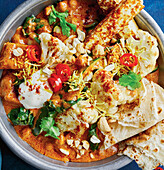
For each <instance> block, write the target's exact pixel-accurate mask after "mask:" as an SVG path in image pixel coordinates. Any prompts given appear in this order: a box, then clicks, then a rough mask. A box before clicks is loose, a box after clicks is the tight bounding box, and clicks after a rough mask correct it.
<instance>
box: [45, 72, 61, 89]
mask: <svg viewBox="0 0 164 170" xmlns="http://www.w3.org/2000/svg"><path fill="white" fill-rule="evenodd" d="M48 83H49V85H50V87H51V89H52V91H53V92H57V91H59V90H60V89H61V88H62V81H61V78H60V77H59V76H58V75H56V74H55V73H53V74H51V77H50V78H49V79H48Z"/></svg>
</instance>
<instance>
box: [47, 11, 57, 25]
mask: <svg viewBox="0 0 164 170" xmlns="http://www.w3.org/2000/svg"><path fill="white" fill-rule="evenodd" d="M56 18H57V17H56V16H55V15H54V14H53V12H52V11H51V13H50V15H49V17H48V21H49V24H50V25H52V24H53V23H55V22H56Z"/></svg>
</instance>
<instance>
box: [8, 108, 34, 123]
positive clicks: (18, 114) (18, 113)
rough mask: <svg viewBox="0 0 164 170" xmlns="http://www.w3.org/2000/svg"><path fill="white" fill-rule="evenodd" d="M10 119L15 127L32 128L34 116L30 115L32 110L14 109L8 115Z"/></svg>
mask: <svg viewBox="0 0 164 170" xmlns="http://www.w3.org/2000/svg"><path fill="white" fill-rule="evenodd" d="M8 117H9V119H10V120H11V121H12V123H13V124H14V125H30V126H32V124H33V120H34V116H33V114H31V113H30V110H26V109H25V108H23V107H21V108H16V109H12V110H11V111H10V113H9V114H8Z"/></svg>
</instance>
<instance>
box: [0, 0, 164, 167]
mask: <svg viewBox="0 0 164 170" xmlns="http://www.w3.org/2000/svg"><path fill="white" fill-rule="evenodd" d="M52 3H54V1H50V0H49V1H48V0H45V1H41V0H35V1H31V0H30V1H26V2H25V3H23V4H22V5H21V6H19V7H18V8H17V9H16V10H15V11H14V12H13V13H12V14H11V15H10V16H9V17H8V18H7V19H6V20H5V22H4V23H3V24H2V26H1V28H0V44H1V46H0V48H2V44H3V43H4V42H6V41H8V40H10V37H12V35H13V34H14V32H15V30H16V28H17V26H18V25H21V24H22V22H23V20H24V18H25V17H27V16H29V15H31V14H34V15H36V14H37V13H38V12H39V11H41V10H42V9H43V8H44V7H45V6H47V5H49V4H52ZM25 11H26V12H25ZM13 16H14V17H13ZM135 19H136V21H137V23H138V25H139V26H140V28H142V29H143V30H147V31H149V32H150V33H151V34H152V35H154V36H156V37H157V39H158V42H159V49H160V56H161V57H160V62H159V63H160V85H161V86H163V87H164V84H162V82H163V81H162V74H163V73H162V71H163V68H164V64H163V60H162V56H163V54H164V36H163V33H162V31H161V30H160V28H159V27H158V25H157V24H156V23H155V21H154V20H153V19H152V18H151V17H150V16H149V14H147V13H146V12H145V11H144V10H143V11H142V12H141V13H140V14H139V15H138V16H137V17H136V18H135ZM0 116H1V117H0V122H1V124H0V134H1V136H2V139H3V140H4V141H5V142H6V143H7V144H8V146H9V147H10V148H11V149H12V150H13V151H14V152H15V153H16V154H17V155H18V156H19V157H21V158H22V159H24V160H25V161H27V162H28V163H30V164H32V165H33V166H35V167H37V168H39V169H65V168H67V169H70V168H73V169H80V168H87V169H88V168H90V169H95V168H97V169H99V168H102V167H103V168H104V169H118V168H120V167H123V166H125V165H126V164H128V163H129V162H131V160H130V159H129V158H127V157H117V156H113V157H110V158H107V159H104V160H102V161H97V162H92V163H63V162H60V161H56V160H52V159H50V158H47V157H45V156H43V155H41V154H39V153H38V152H36V151H34V150H33V149H32V148H31V147H30V146H29V145H28V144H27V143H25V142H24V141H22V140H21V139H20V138H19V137H18V136H17V134H16V132H15V130H14V129H13V127H12V126H11V125H10V124H9V122H8V121H7V117H6V114H5V112H4V109H3V106H2V103H0Z"/></svg>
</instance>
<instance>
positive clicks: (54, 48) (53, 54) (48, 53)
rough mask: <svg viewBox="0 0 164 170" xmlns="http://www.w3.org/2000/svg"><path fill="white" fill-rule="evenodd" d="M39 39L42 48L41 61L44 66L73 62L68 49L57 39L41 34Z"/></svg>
mask: <svg viewBox="0 0 164 170" xmlns="http://www.w3.org/2000/svg"><path fill="white" fill-rule="evenodd" d="M39 39H40V40H41V48H42V54H41V60H42V62H44V63H45V64H47V63H48V64H49V65H52V64H53V63H58V62H62V61H66V62H67V61H69V62H73V61H74V60H75V58H74V56H73V54H72V53H71V51H70V50H69V48H68V47H67V46H66V45H65V44H64V43H63V42H62V41H61V40H59V39H58V38H56V37H53V36H52V35H51V34H48V33H41V34H40V35H39ZM50 62H51V63H50Z"/></svg>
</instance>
